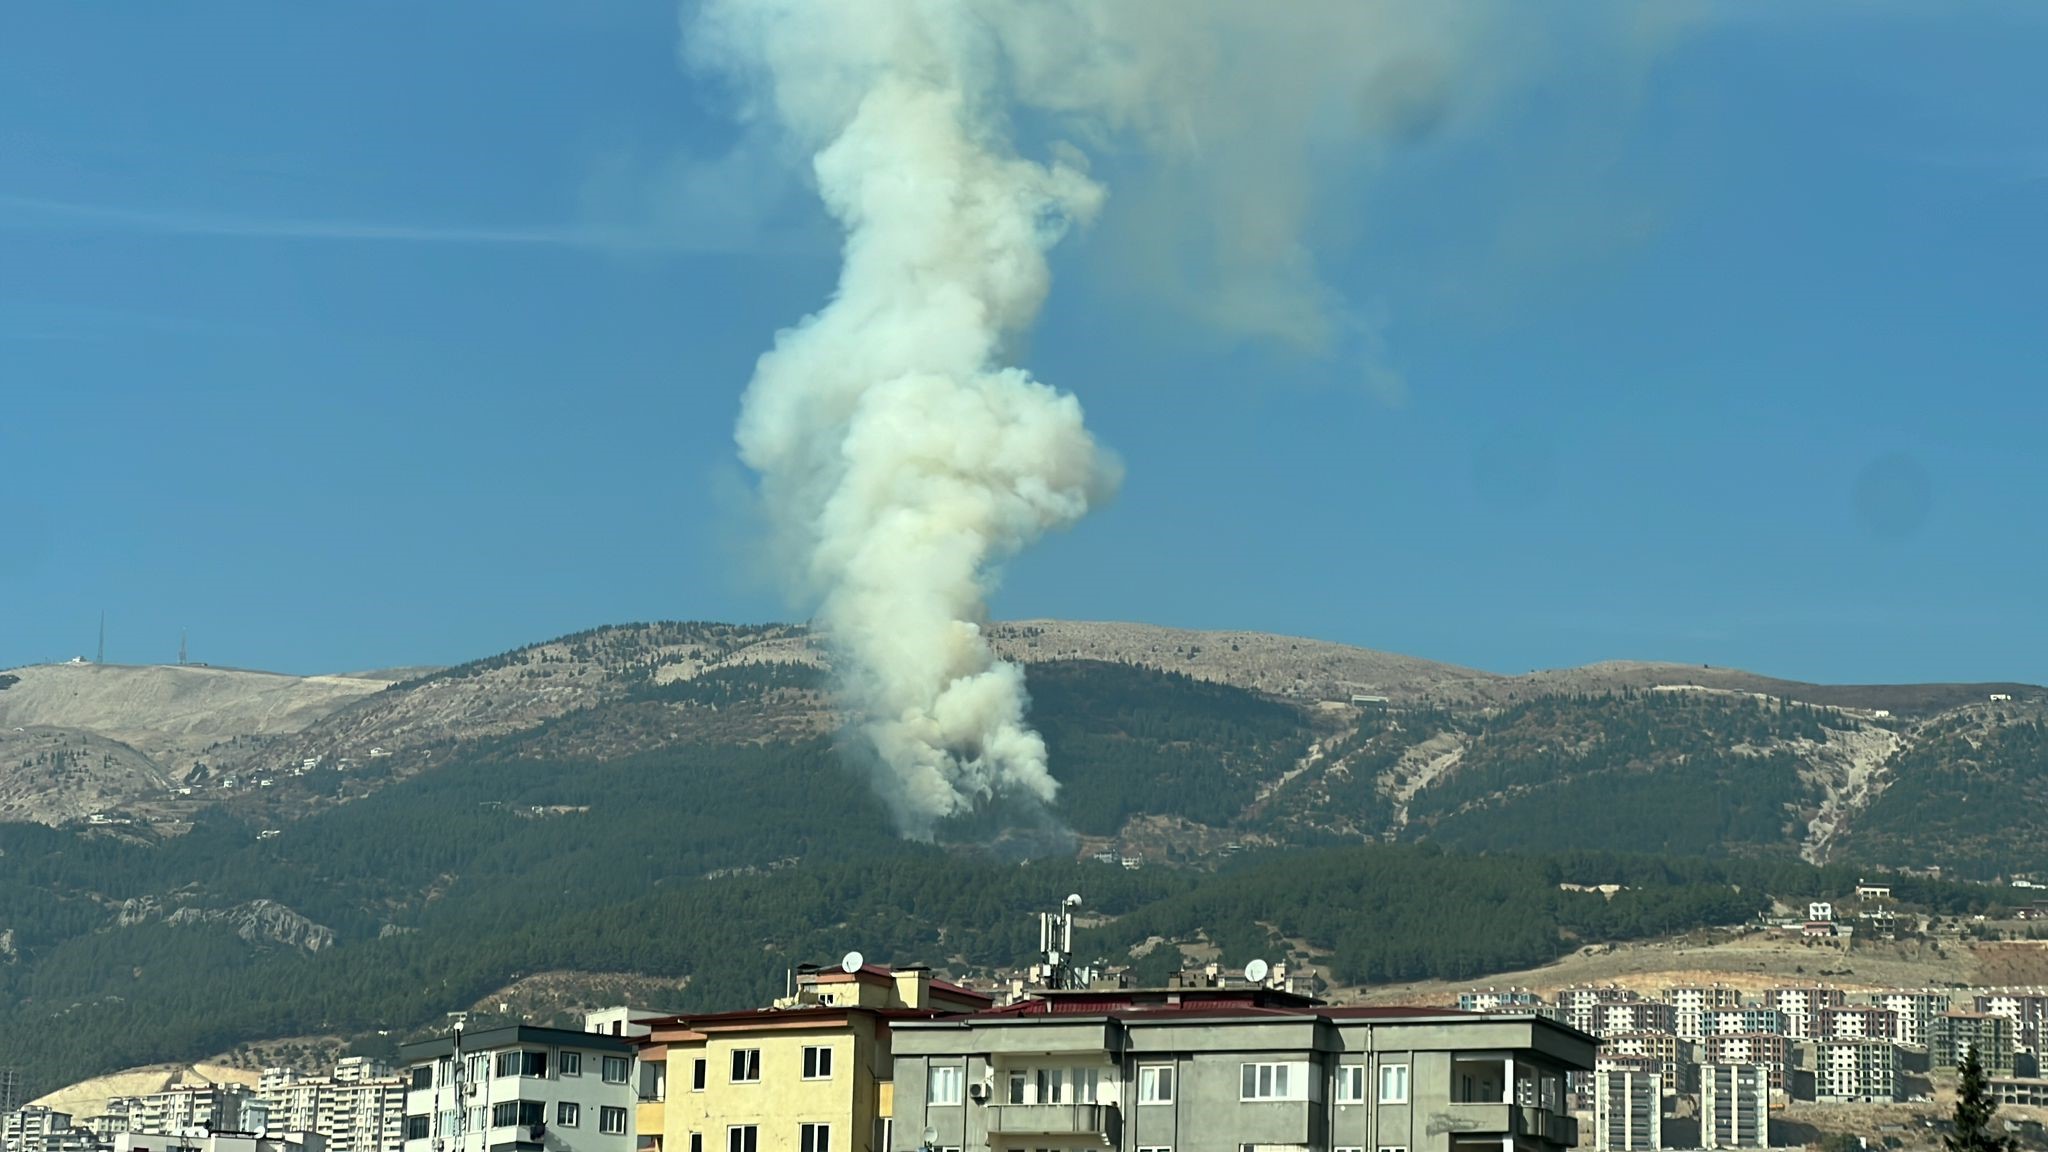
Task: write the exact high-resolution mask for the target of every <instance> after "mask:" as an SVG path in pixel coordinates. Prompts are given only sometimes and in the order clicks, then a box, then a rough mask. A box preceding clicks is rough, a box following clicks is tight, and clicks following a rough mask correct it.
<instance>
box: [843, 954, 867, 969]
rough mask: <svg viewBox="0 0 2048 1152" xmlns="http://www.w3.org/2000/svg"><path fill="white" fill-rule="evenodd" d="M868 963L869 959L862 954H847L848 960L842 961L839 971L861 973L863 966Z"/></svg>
mask: <svg viewBox="0 0 2048 1152" xmlns="http://www.w3.org/2000/svg"><path fill="white" fill-rule="evenodd" d="M867 962H868V958H867V957H865V956H863V955H861V954H860V953H858V952H848V953H847V954H846V959H844V960H841V961H840V962H839V970H840V971H841V972H858V971H860V967H861V965H863V964H865V963H867Z"/></svg>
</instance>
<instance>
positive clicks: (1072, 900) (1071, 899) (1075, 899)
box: [1067, 892, 1081, 908]
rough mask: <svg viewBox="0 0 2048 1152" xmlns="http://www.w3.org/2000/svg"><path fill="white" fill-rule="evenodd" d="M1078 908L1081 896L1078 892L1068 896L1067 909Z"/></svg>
mask: <svg viewBox="0 0 2048 1152" xmlns="http://www.w3.org/2000/svg"><path fill="white" fill-rule="evenodd" d="M1080 906H1081V894H1080V893H1079V892H1075V893H1073V894H1071V895H1069V896H1068V897H1067V907H1069V908H1079V907H1080Z"/></svg>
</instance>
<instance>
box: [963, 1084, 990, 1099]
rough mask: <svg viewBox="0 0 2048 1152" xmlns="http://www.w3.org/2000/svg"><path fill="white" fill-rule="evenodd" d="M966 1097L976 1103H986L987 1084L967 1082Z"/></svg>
mask: <svg viewBox="0 0 2048 1152" xmlns="http://www.w3.org/2000/svg"><path fill="white" fill-rule="evenodd" d="M967 1098H968V1099H969V1100H972V1101H974V1102H975V1103H976V1104H986V1103H988V1085H986V1084H979V1083H977V1084H969V1085H968V1086H967Z"/></svg>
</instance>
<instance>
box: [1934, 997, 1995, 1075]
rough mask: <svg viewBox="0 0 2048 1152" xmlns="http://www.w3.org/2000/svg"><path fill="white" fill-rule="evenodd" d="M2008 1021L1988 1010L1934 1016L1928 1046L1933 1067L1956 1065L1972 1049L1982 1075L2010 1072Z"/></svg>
mask: <svg viewBox="0 0 2048 1152" xmlns="http://www.w3.org/2000/svg"><path fill="white" fill-rule="evenodd" d="M2012 1039H2013V1030H2012V1020H2011V1019H2010V1018H2008V1017H2005V1016H1994V1015H1992V1014H1991V1013H1989V1012H1957V1011H1949V1012H1944V1013H1942V1014H1941V1015H1940V1016H1937V1017H1935V1019H1934V1043H1933V1044H1932V1045H1930V1046H1929V1047H1928V1052H1929V1053H1930V1055H1931V1057H1932V1060H1931V1062H1932V1063H1933V1065H1934V1066H1935V1067H1936V1068H1957V1067H1961V1065H1962V1062H1963V1053H1965V1052H1967V1051H1970V1050H1972V1049H1974V1050H1975V1051H1976V1053H1977V1062H1978V1063H1980V1064H1982V1065H1983V1066H1984V1074H1985V1075H1986V1076H2010V1075H2012V1056H2013V1045H2012Z"/></svg>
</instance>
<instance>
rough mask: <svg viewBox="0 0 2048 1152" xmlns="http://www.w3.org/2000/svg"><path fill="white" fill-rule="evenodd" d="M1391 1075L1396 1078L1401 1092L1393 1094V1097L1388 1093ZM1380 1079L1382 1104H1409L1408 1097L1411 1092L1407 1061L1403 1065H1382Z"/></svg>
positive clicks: (1380, 1100) (1380, 1099)
mask: <svg viewBox="0 0 2048 1152" xmlns="http://www.w3.org/2000/svg"><path fill="white" fill-rule="evenodd" d="M1390 1074H1391V1075H1392V1076H1393V1077H1394V1079H1395V1080H1396V1081H1398V1083H1399V1090H1398V1091H1397V1092H1396V1093H1395V1094H1392V1095H1390V1094H1388V1092H1387V1077H1388V1076H1389V1075H1390ZM1379 1079H1380V1083H1379V1102H1380V1103H1382V1104H1406V1103H1408V1096H1409V1090H1408V1065H1407V1063H1406V1062H1405V1061H1404V1062H1402V1063H1398V1064H1382V1065H1380V1077H1379Z"/></svg>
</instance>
